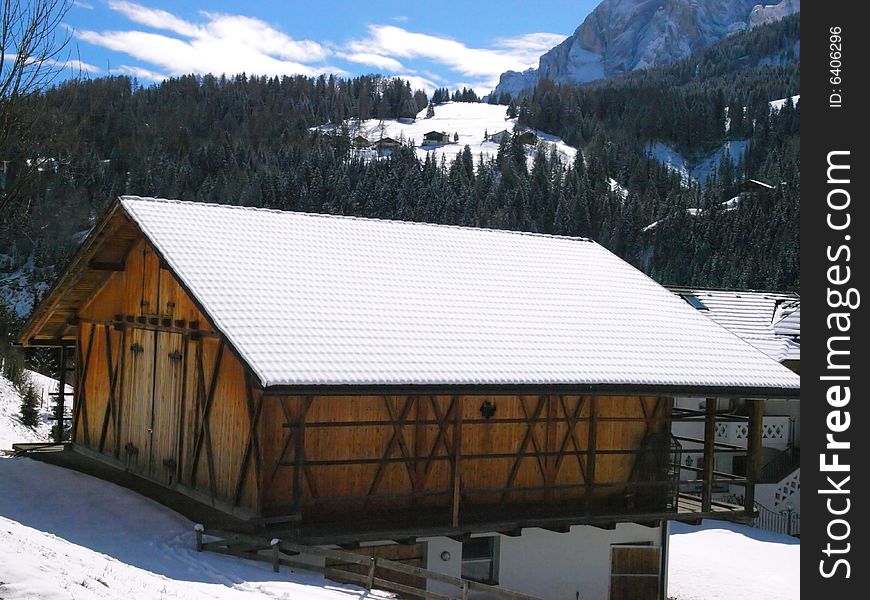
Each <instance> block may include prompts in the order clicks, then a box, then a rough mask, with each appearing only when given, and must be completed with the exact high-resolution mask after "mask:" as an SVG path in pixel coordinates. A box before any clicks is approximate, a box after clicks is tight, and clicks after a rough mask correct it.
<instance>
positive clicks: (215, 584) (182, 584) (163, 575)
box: [0, 458, 388, 600]
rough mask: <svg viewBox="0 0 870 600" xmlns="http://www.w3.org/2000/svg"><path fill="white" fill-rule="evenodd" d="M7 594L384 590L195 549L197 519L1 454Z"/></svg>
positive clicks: (46, 597)
mask: <svg viewBox="0 0 870 600" xmlns="http://www.w3.org/2000/svg"><path fill="white" fill-rule="evenodd" d="M0 481H2V485H0V557H2V558H0V598H3V599H4V600H16V599H27V600H31V599H34V598H39V599H40V600H54V599H64V600H70V599H74V600H79V599H81V600H85V599H87V600H90V599H97V598H99V599H118V600H121V599H123V600H140V599H141V600H152V599H157V598H185V599H188V598H189V599H194V600H205V599H220V600H236V599H238V600H245V599H251V600H253V599H254V598H282V599H288V600H289V599H294V600H352V599H361V598H378V597H388V595H387V594H383V593H378V592H367V591H366V590H363V589H361V588H356V587H352V586H344V585H340V584H337V583H333V582H330V581H328V580H326V579H324V578H322V577H320V576H319V575H316V574H310V573H302V572H296V573H290V572H288V570H287V568H286V567H282V569H281V573H277V574H276V573H272V569H271V566H270V565H269V564H267V563H260V562H254V561H248V560H243V559H239V558H233V557H228V556H220V555H217V554H212V553H207V552H204V553H197V552H196V551H195V550H194V549H193V544H194V533H193V523H191V522H190V521H188V520H187V519H185V518H184V517H182V516H180V515H178V514H177V513H175V512H173V511H171V510H169V509H168V508H165V507H163V506H161V505H159V504H157V503H156V502H153V501H151V500H149V499H147V498H144V497H142V496H140V495H138V494H136V493H134V492H131V491H129V490H126V489H124V488H120V487H118V486H116V485H114V484H111V483H107V482H105V481H101V480H99V479H94V478H93V477H89V476H87V475H83V474H81V473H77V472H75V471H69V470H67V469H62V468H59V467H55V466H52V465H47V464H43V463H39V462H36V461H32V460H29V459H25V458H6V459H0Z"/></svg>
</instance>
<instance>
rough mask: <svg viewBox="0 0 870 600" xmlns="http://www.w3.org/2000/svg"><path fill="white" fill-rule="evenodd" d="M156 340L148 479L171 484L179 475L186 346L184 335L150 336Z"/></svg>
mask: <svg viewBox="0 0 870 600" xmlns="http://www.w3.org/2000/svg"><path fill="white" fill-rule="evenodd" d="M149 334H150V335H152V336H154V337H155V338H156V343H157V351H156V352H155V353H154V356H153V361H154V367H155V374H156V376H155V378H154V398H153V401H152V402H151V410H150V423H151V425H150V429H151V440H150V441H151V443H150V446H149V461H148V465H149V466H148V475H149V477H151V479H154V480H157V481H160V482H162V483H166V484H171V483H174V482H175V481H176V474H177V472H178V460H179V457H178V435H179V427H180V423H179V420H180V416H181V387H182V377H183V356H182V353H183V347H182V346H183V342H184V338H183V336H182V335H181V334H180V333H168V332H159V333H156V334H155V333H154V332H149Z"/></svg>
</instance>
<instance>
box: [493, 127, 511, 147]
mask: <svg viewBox="0 0 870 600" xmlns="http://www.w3.org/2000/svg"><path fill="white" fill-rule="evenodd" d="M510 136H511V132H510V131H508V130H507V129H502V130H501V131H496V132H495V133H492V134H490V136H489V138H488V139H489V141H490V142H492V143H494V144H501V141H502V140H503V139H505V137H507V138H508V139H510Z"/></svg>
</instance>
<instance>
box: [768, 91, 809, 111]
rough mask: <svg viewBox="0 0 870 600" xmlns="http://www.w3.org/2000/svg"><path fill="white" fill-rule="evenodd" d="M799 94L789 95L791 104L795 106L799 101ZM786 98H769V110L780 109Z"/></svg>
mask: <svg viewBox="0 0 870 600" xmlns="http://www.w3.org/2000/svg"><path fill="white" fill-rule="evenodd" d="M800 99H801V95H800V94H797V95H796V96H792V97H791V103H792V105H793V106H797V104H798V102H800ZM787 100H788V98H780V99H779V100H771V101H770V110H772V111H779V110H782V107H783V106H785V103H786V101H787Z"/></svg>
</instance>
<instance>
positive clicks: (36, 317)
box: [18, 199, 123, 346]
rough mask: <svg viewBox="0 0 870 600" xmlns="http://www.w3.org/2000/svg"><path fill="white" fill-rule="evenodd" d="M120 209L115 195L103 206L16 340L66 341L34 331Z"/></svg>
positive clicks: (35, 342)
mask: <svg viewBox="0 0 870 600" xmlns="http://www.w3.org/2000/svg"><path fill="white" fill-rule="evenodd" d="M119 210H121V202H120V200H119V199H115V200H114V201H113V202H112V204H111V206H110V207H109V209H108V210H106V212H105V213H104V214H103V216H102V217H101V218H100V220H99V221H98V222H97V223H96V225H94V227H93V229H91V232H90V233H89V234H88V235H87V237H85V239H84V241H83V242H82V244H81V246H79V248H78V250H77V251H76V253H75V255H74V257H73V260H72V262H71V263H70V265H69V266H68V267H67V268H66V270H65V271H64V273H63V275H62V276H61V277H60V278H59V279H57V280H56V281H55V282H54V284H53V285H52V286H51V288H50V289H49V291H48V292H47V293H46V295H45V296H44V297H43V299H42V301H41V302H40V303H39V304H38V305H37V306H36V307H35V308H34V310H33V312H32V313H31V314H30V317H29V318H28V319H27V321H26V322H25V323H24V327H22V329H21V333H20V334H19V336H18V343H19V344H21V345H22V346H35V345H49V346H51V345H64V344H65V342H64V340H63V339H62V338H57V339H56V340H48V339H46V338H44V337H42V338H38V337H37V332H38V331H39V329H40V328H41V327H42V325H44V324H45V321H46V320H47V319H48V317H49V316H50V314H51V312H52V310H53V309H54V308H56V306H57V303H58V302H59V301H60V299H61V297H62V296H63V293H64V291H65V290H67V289H68V288H69V287H71V286H73V285H75V283H76V281H77V279H78V276H79V274H80V272H81V270H82V268H83V267H85V266H86V265H87V261H89V260H90V258H91V256H92V255H93V253H94V252H96V250H98V249H99V245H97V244H96V242H97V240H99V239H100V238H101V236H102V235H103V233H104V232H105V231H106V229H107V228H108V226H109V224H110V223H111V222H112V219H113V218H114V217H115V215H116V214H117V213H118V211H119ZM122 212H123V211H122Z"/></svg>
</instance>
